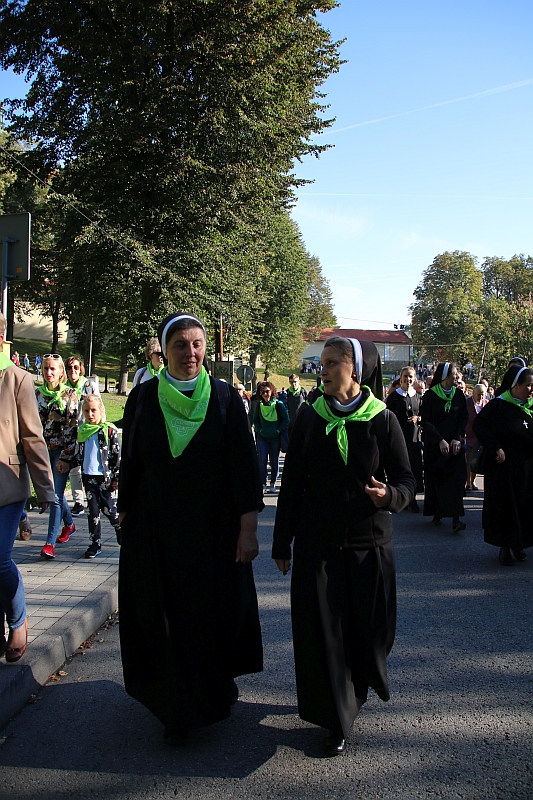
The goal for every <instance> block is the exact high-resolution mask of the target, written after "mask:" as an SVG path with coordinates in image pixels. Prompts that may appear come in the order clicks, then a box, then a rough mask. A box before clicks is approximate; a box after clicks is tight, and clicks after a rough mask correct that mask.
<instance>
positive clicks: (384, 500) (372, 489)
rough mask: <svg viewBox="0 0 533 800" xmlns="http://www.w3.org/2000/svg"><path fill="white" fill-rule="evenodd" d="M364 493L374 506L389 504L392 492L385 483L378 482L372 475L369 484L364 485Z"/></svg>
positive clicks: (379, 506) (380, 506)
mask: <svg viewBox="0 0 533 800" xmlns="http://www.w3.org/2000/svg"><path fill="white" fill-rule="evenodd" d="M365 493H366V494H367V495H368V496H369V497H370V499H371V500H372V502H373V503H374V505H375V506H376V508H384V507H385V506H389V505H390V502H391V500H392V492H391V490H390V487H389V486H387V484H386V483H380V481H377V480H376V479H375V478H374V476H373V475H372V477H371V478H370V484H367V485H366V486H365Z"/></svg>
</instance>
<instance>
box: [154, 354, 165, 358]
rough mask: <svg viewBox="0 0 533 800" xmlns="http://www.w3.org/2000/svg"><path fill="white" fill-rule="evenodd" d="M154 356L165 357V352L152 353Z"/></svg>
mask: <svg viewBox="0 0 533 800" xmlns="http://www.w3.org/2000/svg"><path fill="white" fill-rule="evenodd" d="M152 355H153V356H159V358H163V353H152Z"/></svg>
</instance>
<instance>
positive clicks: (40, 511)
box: [39, 503, 50, 514]
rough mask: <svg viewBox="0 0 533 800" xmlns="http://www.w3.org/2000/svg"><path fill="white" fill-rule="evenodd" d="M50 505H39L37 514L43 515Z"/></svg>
mask: <svg viewBox="0 0 533 800" xmlns="http://www.w3.org/2000/svg"><path fill="white" fill-rule="evenodd" d="M49 505H50V503H39V514H44V512H45V511H48V506H49Z"/></svg>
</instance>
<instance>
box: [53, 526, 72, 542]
mask: <svg viewBox="0 0 533 800" xmlns="http://www.w3.org/2000/svg"><path fill="white" fill-rule="evenodd" d="M75 530H76V526H75V525H74V523H72V525H65V527H64V528H63V529H62V531H61V535H60V536H58V537H57V541H58V542H60V543H61V544H65V542H68V540H69V539H70V537H71V536H72V534H73V533H74V531H75Z"/></svg>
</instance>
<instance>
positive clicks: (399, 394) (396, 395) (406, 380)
mask: <svg viewBox="0 0 533 800" xmlns="http://www.w3.org/2000/svg"><path fill="white" fill-rule="evenodd" d="M415 380H416V373H415V369H414V367H404V368H403V369H402V371H401V372H400V385H399V386H398V388H397V389H395V390H394V391H393V392H391V393H390V394H389V395H388V396H387V399H386V401H385V403H386V405H387V408H388V409H389V411H392V413H393V414H396V418H397V420H398V422H399V423H400V428H401V429H402V433H403V437H404V439H405V444H406V447H407V452H408V454H409V463H410V464H411V470H412V473H413V475H414V476H415V479H416V491H417V493H418V492H423V491H424V478H423V467H422V441H421V430H420V405H421V403H422V398H421V396H420V395H419V394H418V392H416V391H415V390H414V389H413V383H414V382H415ZM408 508H409V509H411V511H413V512H414V513H415V514H419V513H420V508H419V505H418V503H417V502H416V498H415V499H414V500H412V501H411V502H410V503H409V505H408Z"/></svg>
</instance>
